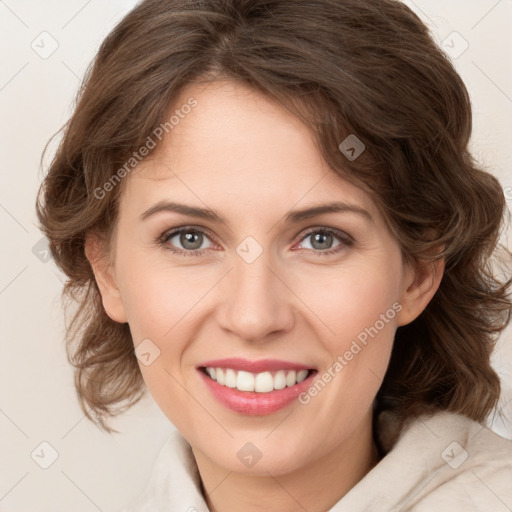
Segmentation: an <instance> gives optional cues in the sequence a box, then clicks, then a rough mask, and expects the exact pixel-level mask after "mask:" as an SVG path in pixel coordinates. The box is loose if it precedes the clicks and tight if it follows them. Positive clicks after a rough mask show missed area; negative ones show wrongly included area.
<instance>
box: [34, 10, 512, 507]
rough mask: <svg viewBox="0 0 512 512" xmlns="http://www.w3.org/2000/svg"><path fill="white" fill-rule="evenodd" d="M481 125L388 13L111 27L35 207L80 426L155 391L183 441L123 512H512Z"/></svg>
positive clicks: (504, 310) (463, 95)
mask: <svg viewBox="0 0 512 512" xmlns="http://www.w3.org/2000/svg"><path fill="white" fill-rule="evenodd" d="M470 133H471V106H470V102H469V97H468V94H467V91H466V89H465V87H464V85H463V83H462V81H461V79H460V77H459V76H458V75H457V73H456V72H455V71H454V69H453V67H452V65H451V64H450V62H449V60H448V59H447V58H446V57H445V56H444V54H443V53H442V52H441V51H440V50H439V49H438V48H437V46H436V45H435V44H434V43H433V41H432V40H431V38H430V36H429V34H428V31H427V29H426V27H425V26H424V25H423V24H422V23H421V21H420V20H419V19H418V18H417V17H416V16H415V15H414V14H413V13H412V12H411V11H410V10H409V9H408V8H407V7H405V6H404V5H403V4H401V3H399V2H396V1H394V0H370V1H367V2H359V1H356V0H336V1H329V0H322V1H297V0H287V1H272V2H270V1H268V0H261V1H260V0H256V1H254V0H252V1H230V2H225V1H220V0H203V1H167V0H166V1H162V0H159V1H156V0H146V1H143V2H142V3H140V4H139V5H138V6H137V7H136V8H135V9H134V10H133V11H132V12H131V13H129V14H128V15H127V16H126V17H125V19H123V20H122V21H121V22H120V23H119V25H118V26H117V27H116V28H115V29H114V31H113V32H112V33H111V34H110V35H109V36H108V37H107V39H106V40H105V42H104V43H103V45H102V47H101V48H100V50H99V53H98V56H97V58H96V60H95V63H94V66H93V67H92V69H91V71H90V73H89V75H88V76H87V79H86V81H85V84H84V86H83V88H82V91H81V94H80V98H79V101H78V104H77V107H76V110H75V112H74V114H73V116H72V118H71V120H70V122H69V124H68V126H67V127H66V131H65V134H64V137H63V140H62V142H61V145H60V147H59V150H58V152H57V154H56V156H55V158H54V160H53V163H52V166H51V169H50V172H49V174H48V177H47V179H46V180H45V183H44V185H43V187H42V189H41V191H40V197H39V201H38V210H37V211H38V216H39V219H40V222H41V224H42V229H43V230H44V232H45V234H46V236H47V237H48V238H49V240H50V246H51V249H52V253H53V255H54V258H55V261H56V262H57V264H58V265H60V267H61V268H62V270H63V271H64V272H65V273H66V274H67V275H68V277H69V281H68V283H67V285H66V288H65V293H67V294H69V295H70V296H72V297H74V298H76V299H77V300H78V301H79V304H80V309H79V310H78V312H77V313H76V315H75V316H74V318H73V321H72V322H71V324H70V327H69V330H68V333H67V334H68V341H69V350H70V358H71V361H72V362H73V364H74V365H75V367H76V386H77V390H78V393H79V397H80V400H81V403H82V406H83V408H84V411H85V412H86V414H87V415H88V416H89V418H90V419H92V420H94V421H96V422H97V423H98V424H99V425H100V426H102V427H103V428H104V429H106V430H110V428H109V427H108V423H107V419H108V417H109V416H111V415H114V414H117V413H119V412H120V411H122V410H124V409H125V408H126V407H129V406H130V405H131V404H133V403H134V402H135V401H137V400H138V399H139V398H140V397H141V395H142V393H143V390H144V387H145V386H147V388H148V389H149V390H150V392H151V394H152V396H153V397H154V399H155V400H156V402H157V403H158V404H159V406H160V407H161V409H162V410H163V412H164V413H165V414H166V415H167V416H168V418H169V419H170V421H171V422H172V423H173V425H174V426H175V427H176V428H177V431H178V432H176V434H175V435H173V436H172V437H171V438H170V439H169V441H168V443H167V444H166V445H165V446H164V447H163V448H162V452H161V454H160V457H159V460H158V461H157V463H156V465H155V469H154V472H153V475H152V477H151V480H150V482H149V483H148V487H147V490H146V492H145V493H144V495H143V496H141V497H140V499H139V500H138V502H137V503H136V504H132V505H131V506H130V507H128V508H127V509H126V510H131V511H134V510H137V511H142V510H173V511H174V510H189V511H193V510H197V511H207V510H210V511H222V512H232V511H239V510H244V511H253V510H265V511H273V510H279V511H283V510H284V511H288V510H289V511H295V510H308V511H315V512H320V511H326V510H331V511H336V512H341V511H359V510H360V511H363V510H364V511H367V510H379V511H380V510H383V511H388V510H415V511H426V510H429V511H430V510H433V509H434V507H440V506H441V505H442V506H445V504H449V505H450V508H451V509H456V510H482V511H483V510H489V509H492V510H501V509H503V510H506V508H503V507H508V508H509V509H510V508H512V495H511V492H510V486H509V482H510V476H511V470H512V449H511V446H510V442H508V441H506V440H504V439H501V438H500V437H498V436H497V435H496V434H494V433H493V432H491V431H490V430H488V429H487V428H485V427H484V425H483V424H484V421H485V420H486V418H487V416H488V414H489V413H490V412H491V411H492V410H493V408H494V407H495V405H496V402H497V399H498V397H499V390H500V386H499V379H498V377H497V375H496V373H495V372H494V370H493V369H492V368H491V366H490V363H489V358H490V354H491V351H492V348H493V343H494V341H495V339H496V337H497V336H498V335H499V333H500V332H501V331H502V330H503V328H504V327H505V326H506V325H507V323H508V322H509V320H510V312H511V301H510V297H509V295H508V293H509V288H510V285H511V280H510V276H509V275H507V276H505V277H504V278H503V279H501V280H500V278H498V277H497V276H495V275H494V274H493V271H492V270H491V266H490V263H492V261H493V260H492V259H491V257H492V256H493V255H494V253H495V250H496V247H497V241H498V236H499V230H500V227H501V225H502V219H503V214H504V211H505V201H504V196H503V192H502V190H501V188H500V186H499V184H498V182H497V180H496V179H495V178H493V177H492V176H491V175H489V174H487V173H485V172H484V171H483V170H481V169H479V168H478V167H477V166H476V164H475V162H474V160H473V159H472V157H471V155H470V154H469V152H468V149H467V145H468V140H469V137H470ZM504 253H505V251H504ZM508 256H510V255H509V254H508V253H507V254H504V256H503V257H504V258H505V257H508ZM503 261H504V262H505V261H506V262H507V264H509V263H508V261H509V260H505V259H503ZM508 270H510V268H508ZM499 507H502V508H501V509H500V508H499Z"/></svg>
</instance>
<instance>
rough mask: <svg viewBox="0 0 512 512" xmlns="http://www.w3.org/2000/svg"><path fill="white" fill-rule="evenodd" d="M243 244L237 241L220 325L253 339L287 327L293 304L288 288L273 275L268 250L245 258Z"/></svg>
mask: <svg viewBox="0 0 512 512" xmlns="http://www.w3.org/2000/svg"><path fill="white" fill-rule="evenodd" d="M243 248H244V245H243V244H240V247H239V248H238V251H237V252H239V254H238V255H235V257H234V263H233V265H234V268H233V270H232V272H230V273H229V276H228V279H227V283H226V286H225V287H224V291H225V293H226V295H225V296H224V297H223V298H222V308H221V310H222V313H221V326H222V327H223V328H225V329H228V330H230V331H232V332H234V333H235V334H237V335H238V336H239V337H241V338H244V339H247V340H252V341H255V340H258V339H263V338H264V337H265V336H267V335H268V334H271V333H274V332H277V331H286V330H288V329H290V328H291V326H292V323H293V307H292V303H291V301H290V292H289V291H288V290H287V288H286V287H285V286H284V284H283V283H282V282H281V280H280V279H279V278H278V277H277V276H276V275H275V274H276V273H277V272H276V270H274V269H273V268H272V267H275V264H274V265H273V264H272V261H271V258H270V255H269V253H268V252H261V254H260V255H259V256H257V257H256V258H255V259H252V258H245V257H244V253H243V252H242V255H240V249H243ZM245 248H247V247H245ZM252 249H254V248H252ZM250 250H251V249H250ZM252 256H253V257H254V252H253V254H252Z"/></svg>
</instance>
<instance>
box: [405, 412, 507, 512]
mask: <svg viewBox="0 0 512 512" xmlns="http://www.w3.org/2000/svg"><path fill="white" fill-rule="evenodd" d="M395 449H396V450H400V451H402V453H404V450H406V451H409V453H411V454H415V453H416V455H417V456H418V458H419V461H423V463H424V464H425V470H428V471H425V479H424V480H423V481H422V482H421V484H420V485H421V487H420V488H419V489H417V493H416V495H415V496H413V497H412V499H410V502H409V503H408V507H407V509H410V510H413V511H414V512H427V511H432V510H434V509H435V510H438V511H439V512H440V511H442V510H462V509H464V510H465V511H468V512H470V511H482V512H484V511H488V510H493V511H495V512H498V511H501V510H503V511H507V510H512V442H511V441H509V440H507V439H504V438H502V437H500V436H499V435H497V434H496V433H494V432H493V431H492V430H490V429H489V428H487V427H485V426H483V425H481V424H479V423H477V422H475V421H472V420H470V419H469V418H466V417H465V416H462V415H459V414H453V413H447V412H441V413H437V414H434V415H430V416H423V417H420V418H417V419H415V420H413V421H412V422H411V423H410V424H409V425H407V426H405V427H404V430H403V432H402V433H401V435H400V437H399V439H398V441H397V444H396V446H395ZM434 507H435V508H434Z"/></svg>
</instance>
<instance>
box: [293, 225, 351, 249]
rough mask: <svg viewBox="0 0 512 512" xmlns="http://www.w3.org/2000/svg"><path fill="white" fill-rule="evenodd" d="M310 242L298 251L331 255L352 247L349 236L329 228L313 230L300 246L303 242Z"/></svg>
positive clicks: (302, 243)
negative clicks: (309, 250) (306, 250)
mask: <svg viewBox="0 0 512 512" xmlns="http://www.w3.org/2000/svg"><path fill="white" fill-rule="evenodd" d="M308 239H309V240H310V241H309V242H307V243H306V244H305V245H306V247H299V248H300V249H304V248H305V249H312V250H313V251H314V252H317V253H319V255H325V254H332V253H336V252H339V251H341V250H342V249H343V248H344V247H350V246H351V245H353V243H354V240H353V239H352V237H351V236H350V235H348V234H347V233H344V232H343V231H338V230H335V229H330V228H314V229H312V230H311V231H309V232H308V233H306V235H305V236H304V237H303V238H302V239H301V245H304V240H308Z"/></svg>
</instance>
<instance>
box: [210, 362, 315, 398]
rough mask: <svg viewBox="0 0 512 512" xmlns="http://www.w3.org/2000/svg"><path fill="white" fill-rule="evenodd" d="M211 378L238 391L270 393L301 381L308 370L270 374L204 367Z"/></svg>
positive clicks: (280, 371)
mask: <svg viewBox="0 0 512 512" xmlns="http://www.w3.org/2000/svg"><path fill="white" fill-rule="evenodd" d="M206 373H207V374H208V375H209V376H210V378H211V379H213V380H216V381H217V382H218V383H219V384H221V385H223V386H227V387H228V388H236V389H238V390H239V391H256V393H270V392H271V391H274V390H275V389H284V388H285V387H287V386H288V387H290V386H294V385H295V384H298V383H299V382H302V381H303V380H304V379H305V378H306V377H307V376H308V374H309V371H308V370H298V371H296V370H279V371H277V372H275V374H274V375H272V373H271V372H262V373H250V372H245V371H242V370H239V371H237V370H233V369H232V368H211V367H208V368H206Z"/></svg>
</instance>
